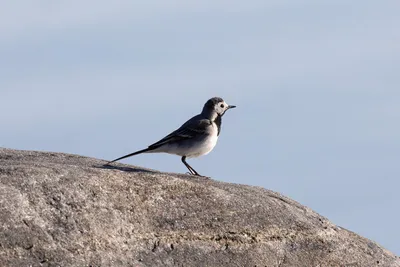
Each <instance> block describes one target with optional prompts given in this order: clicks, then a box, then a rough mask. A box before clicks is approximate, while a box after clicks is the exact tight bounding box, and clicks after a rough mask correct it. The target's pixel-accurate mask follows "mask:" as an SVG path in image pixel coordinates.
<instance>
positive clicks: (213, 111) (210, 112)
mask: <svg viewBox="0 0 400 267" xmlns="http://www.w3.org/2000/svg"><path fill="white" fill-rule="evenodd" d="M231 108H236V106H232V105H228V104H227V103H226V102H225V101H224V100H223V99H222V98H220V97H213V98H211V99H209V100H208V101H207V102H206V104H205V105H204V107H203V111H202V114H203V115H206V116H207V117H209V118H210V119H211V120H213V119H215V118H216V117H217V116H221V117H222V116H223V115H224V114H225V112H226V111H227V110H228V109H231Z"/></svg>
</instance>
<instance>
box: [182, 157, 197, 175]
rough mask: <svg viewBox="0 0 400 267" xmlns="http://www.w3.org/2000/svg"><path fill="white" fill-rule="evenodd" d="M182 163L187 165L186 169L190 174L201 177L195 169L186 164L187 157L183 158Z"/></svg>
mask: <svg viewBox="0 0 400 267" xmlns="http://www.w3.org/2000/svg"><path fill="white" fill-rule="evenodd" d="M182 162H183V164H185V166H186V168H188V170H189V171H190V173H191V174H192V175H197V176H201V175H200V174H199V173H198V172H196V171H195V169H193V168H192V167H191V166H190V165H189V164H188V163H187V162H186V156H183V157H182Z"/></svg>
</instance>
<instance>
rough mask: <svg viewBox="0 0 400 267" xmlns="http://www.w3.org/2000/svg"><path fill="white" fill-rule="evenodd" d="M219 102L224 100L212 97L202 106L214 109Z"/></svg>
mask: <svg viewBox="0 0 400 267" xmlns="http://www.w3.org/2000/svg"><path fill="white" fill-rule="evenodd" d="M220 102H224V100H223V99H222V98H220V97H213V98H210V99H209V100H208V101H207V102H206V104H205V105H204V107H214V106H215V105H216V104H218V103H220Z"/></svg>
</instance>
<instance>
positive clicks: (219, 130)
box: [214, 115, 222, 136]
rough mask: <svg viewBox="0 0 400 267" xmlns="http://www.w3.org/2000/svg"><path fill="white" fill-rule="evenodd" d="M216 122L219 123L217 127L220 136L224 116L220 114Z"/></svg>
mask: <svg viewBox="0 0 400 267" xmlns="http://www.w3.org/2000/svg"><path fill="white" fill-rule="evenodd" d="M214 122H215V124H216V125H217V129H218V134H217V136H219V133H220V132H221V124H222V116H220V115H218V116H217V117H216V118H215V120H214Z"/></svg>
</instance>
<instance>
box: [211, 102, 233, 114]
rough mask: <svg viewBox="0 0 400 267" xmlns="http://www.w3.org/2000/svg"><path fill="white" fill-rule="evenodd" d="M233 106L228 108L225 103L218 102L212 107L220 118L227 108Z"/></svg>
mask: <svg viewBox="0 0 400 267" xmlns="http://www.w3.org/2000/svg"><path fill="white" fill-rule="evenodd" d="M231 107H233V106H229V105H228V104H227V103H226V102H225V101H222V102H218V103H217V104H216V105H215V106H214V110H215V111H216V112H217V114H218V115H220V116H222V115H224V113H225V111H227V110H228V109H229V108H231Z"/></svg>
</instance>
